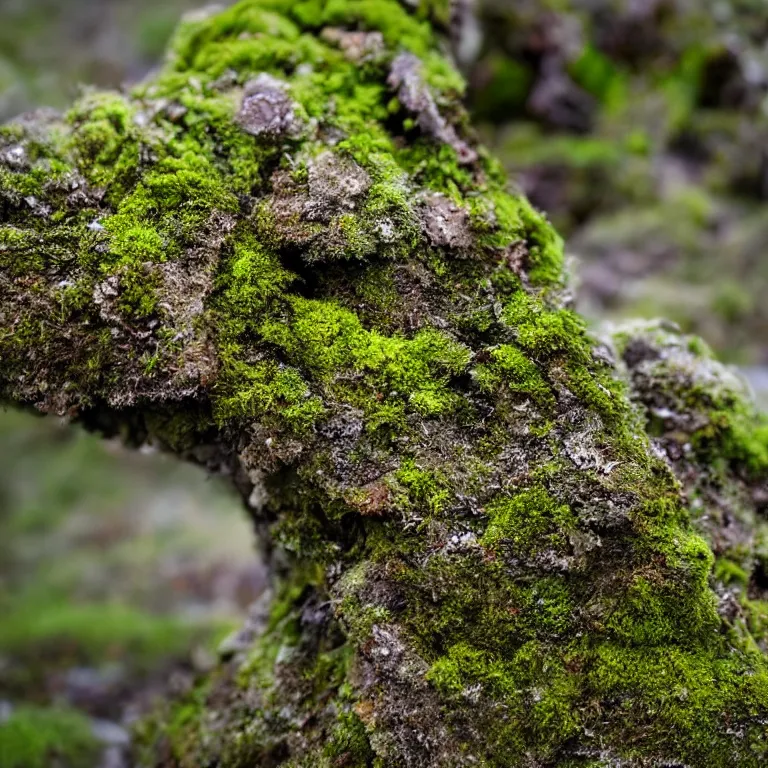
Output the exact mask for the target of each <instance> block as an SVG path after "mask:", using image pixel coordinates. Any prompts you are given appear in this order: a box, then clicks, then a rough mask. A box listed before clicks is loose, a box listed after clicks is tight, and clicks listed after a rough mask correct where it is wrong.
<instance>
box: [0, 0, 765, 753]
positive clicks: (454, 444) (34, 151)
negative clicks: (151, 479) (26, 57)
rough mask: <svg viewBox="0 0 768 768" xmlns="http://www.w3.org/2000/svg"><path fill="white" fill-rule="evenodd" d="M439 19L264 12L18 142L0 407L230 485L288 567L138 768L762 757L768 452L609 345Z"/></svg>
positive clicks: (723, 384)
mask: <svg viewBox="0 0 768 768" xmlns="http://www.w3.org/2000/svg"><path fill="white" fill-rule="evenodd" d="M422 6H423V7H420V8H418V9H416V8H412V7H410V4H399V3H398V2H396V0H326V1H324V2H323V1H321V0H306V1H305V2H291V0H244V2H240V3H239V4H237V5H235V6H234V7H233V8H231V9H229V10H226V11H223V12H221V13H219V14H218V15H210V16H199V17H197V18H191V19H189V20H188V21H186V22H185V23H184V24H183V25H182V27H181V28H180V30H179V32H178V33H177V35H176V38H175V40H174V43H173V45H172V48H171V51H170V53H169V56H168V59H167V61H166V63H165V65H164V67H163V68H162V70H161V71H160V72H158V73H157V74H156V76H154V77H153V78H152V79H150V80H149V81H148V82H146V83H145V84H143V85H141V86H140V87H138V88H136V89H135V90H133V91H132V92H131V93H130V94H127V95H122V94H117V93H99V92H91V93H86V94H85V95H84V96H83V98H82V99H81V100H80V101H79V102H78V103H77V104H76V105H75V106H74V107H73V109H72V110H71V111H70V112H69V113H68V114H67V115H66V116H65V117H58V116H55V115H52V114H48V113H44V112H40V113H36V114H33V115H30V116H26V117H24V118H22V119H21V120H20V121H18V122H17V123H16V124H13V125H10V126H7V127H5V128H3V129H2V134H0V222H1V223H2V226H1V227H0V355H1V356H2V361H3V362H2V369H1V370H0V398H2V399H3V400H5V401H8V402H10V403H14V404H17V405H23V406H34V407H35V408H37V409H38V410H40V411H43V412H46V413H56V414H60V415H66V416H68V417H69V418H71V419H73V420H77V421H80V422H82V423H84V424H85V425H86V426H87V427H89V428H92V429H97V430H101V431H103V432H105V433H109V434H115V433H121V434H122V435H123V436H124V438H125V439H126V440H127V441H128V442H132V443H136V444H141V443H144V442H151V443H153V444H155V445H160V446H162V447H164V448H166V449H167V450H170V451H173V452H175V453H176V454H178V455H179V456H181V457H183V458H186V459H191V460H193V461H196V462H199V463H202V464H204V465H206V466H208V467H209V468H210V469H212V470H215V471H221V472H225V473H228V474H230V475H231V477H232V480H233V482H234V483H235V484H236V486H237V487H238V489H239V490H240V492H241V493H242V496H243V498H244V500H245V502H246V504H247V506H248V509H249V510H250V514H251V516H252V518H253V520H254V524H255V525H256V527H257V529H258V531H259V533H260V536H261V540H262V541H263V543H264V547H265V549H266V550H267V553H268V558H269V563H270V566H271V569H272V574H273V580H274V588H273V596H272V598H271V603H270V604H269V605H266V604H265V605H262V606H260V607H259V608H258V609H255V610H254V615H253V616H252V618H251V621H250V622H249V625H248V626H246V627H245V628H244V629H243V631H242V632H241V633H239V634H238V636H237V637H234V638H231V639H230V641H229V642H228V643H227V644H226V646H225V648H224V649H223V653H224V655H225V656H226V657H227V658H226V660H224V661H223V662H222V664H221V666H220V667H219V668H218V669H217V670H216V671H215V672H214V673H213V674H212V675H211V676H210V677H208V678H207V679H205V680H201V682H200V685H199V687H198V688H196V689H195V690H194V691H190V692H187V694H186V695H185V696H184V697H182V700H181V701H179V702H176V703H174V704H169V705H168V708H167V710H168V711H167V712H166V720H165V722H164V723H163V722H160V721H159V720H158V721H156V722H149V723H146V724H145V726H144V728H143V733H142V743H143V746H144V754H143V755H142V759H143V760H144V761H145V762H146V763H148V764H154V765H167V766H200V765H211V766H213V765H221V766H278V765H280V766H307V767H309V766H346V767H349V768H351V767H352V766H386V767H387V768H389V767H392V768H394V767H395V766H418V767H419V768H427V767H428V766H446V767H447V766H499V767H501V766H504V767H505V768H507V767H509V766H518V765H519V766H563V767H565V766H619V765H621V766H625V765H626V766H662V765H665V766H671V765H681V766H682V765H690V766H757V765H760V764H762V762H763V761H764V760H766V759H768V739H766V727H767V724H768V665H767V664H766V658H765V656H764V653H763V651H764V648H765V641H766V618H765V617H766V616H767V615H768V610H766V603H764V602H763V601H762V599H761V598H762V597H763V596H764V595H763V593H764V591H765V589H766V585H767V584H768V577H766V572H767V571H766V568H765V565H766V559H765V558H766V554H765V541H768V536H766V535H765V531H766V528H765V524H764V522H761V520H760V518H759V515H758V511H759V507H760V505H761V504H763V505H765V503H766V498H768V496H766V495H765V494H763V491H764V488H765V478H766V476H767V475H768V448H767V447H766V442H768V441H766V434H767V433H768V431H767V430H766V429H765V427H764V426H761V425H760V424H759V423H758V422H757V421H756V420H755V419H754V418H753V415H752V414H751V412H750V410H749V406H748V405H747V404H746V403H745V401H744V399H743V397H742V393H741V391H740V387H739V384H738V382H736V381H735V380H731V379H730V378H729V374H728V372H727V371H726V370H725V369H723V368H721V367H719V366H718V364H716V363H714V362H713V361H711V360H710V359H709V358H708V357H707V355H706V352H705V351H704V350H703V349H702V348H701V346H700V345H697V343H696V342H694V341H693V340H687V339H682V338H681V337H679V336H677V335H675V334H674V333H672V332H669V331H667V330H665V329H664V327H663V326H648V327H637V328H630V329H628V330H624V331H622V332H621V333H619V334H617V336H616V339H615V343H614V344H609V343H607V342H600V341H598V340H596V339H594V338H593V337H592V336H590V335H589V334H588V333H587V331H586V329H585V326H584V323H583V321H582V320H581V319H580V318H579V317H578V316H577V315H576V314H575V313H574V312H573V311H571V310H570V309H569V297H570V291H569V286H568V280H567V275H566V273H565V270H564V264H563V251H562V243H561V241H560V239H559V238H558V236H557V235H556V234H555V233H554V231H553V230H552V229H551V227H550V226H549V224H548V223H547V222H546V220H545V219H544V218H543V217H542V216H541V215H540V214H538V213H537V212H536V211H535V210H534V209H533V208H532V207H531V206H530V205H529V204H528V203H527V202H526V201H525V200H524V199H523V198H521V197H519V196H517V195H515V194H513V193H512V192H510V191H509V190H508V187H507V182H506V179H505V178H504V176H503V174H502V173H501V172H500V170H499V167H498V166H497V164H496V163H495V162H494V160H493V159H492V158H491V157H489V156H488V154H487V152H485V151H484V150H483V149H482V148H481V147H479V146H477V144H476V143H475V141H474V139H473V136H472V133H471V130H470V128H469V127H468V124H467V118H466V115H465V113H464V111H463V110H462V107H461V103H460V102H461V97H462V91H463V84H462V80H461V77H460V76H459V75H458V74H457V71H456V70H455V68H454V66H453V65H452V63H451V61H450V58H449V54H448V53H447V50H448V47H449V45H448V38H449V34H450V31H451V24H450V18H448V16H449V14H448V9H447V7H446V6H447V3H444V2H443V3H424V4H422ZM460 15H465V9H463V8H462V14H460ZM453 26H454V31H455V26H456V25H453ZM630 392H634V394H635V401H636V404H633V403H632V402H631V399H630V397H629V393H630ZM643 408H645V412H643V410H642V409H643ZM646 416H647V417H648V418H647V419H646ZM647 427H650V428H651V431H652V434H653V435H654V436H655V438H656V439H654V440H651V439H650V438H649V436H648V431H647ZM675 471H677V474H678V476H679V478H680V480H681V481H682V483H681V482H680V480H678V479H676V477H675ZM761 494H763V495H761ZM691 512H693V514H694V517H695V518H696V519H695V521H694V522H696V523H697V525H696V526H694V524H693V522H692V519H691ZM729 537H730V538H729ZM734 537H735V538H734ZM734 542H736V543H734ZM761 542H762V544H761ZM729 547H730V548H729ZM761 547H762V548H761ZM713 552H715V553H716V554H717V555H718V556H719V557H720V559H719V560H718V569H717V570H716V571H715V572H714V574H713V568H712V566H713V560H714V557H713ZM737 561H738V562H737ZM723 564H725V565H723ZM734 568H738V569H739V574H737V576H738V578H737V577H734V576H733V573H735V571H734V570H733V569H734ZM728 569H730V570H728ZM728 581H730V582H731V588H730V589H726V588H725V586H724V584H726V583H727V582H728ZM739 585H741V586H739Z"/></svg>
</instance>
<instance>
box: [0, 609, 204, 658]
mask: <svg viewBox="0 0 768 768" xmlns="http://www.w3.org/2000/svg"><path fill="white" fill-rule="evenodd" d="M5 616H6V618H5V621H4V622H3V626H2V628H0V648H2V650H3V652H4V653H6V654H9V655H11V656H12V657H13V658H15V659H16V660H17V662H18V661H19V660H22V659H26V660H27V661H29V660H31V658H32V657H35V656H39V654H41V653H45V654H47V655H48V657H49V658H52V657H54V656H59V655H60V656H61V657H62V658H64V659H66V658H73V659H75V660H79V661H80V662H81V663H94V662H96V661H98V660H99V659H104V658H108V657H110V656H112V657H120V656H130V657H131V658H132V659H133V660H134V661H135V663H136V666H137V668H144V669H146V668H148V667H149V666H150V665H151V664H152V663H153V662H154V661H155V660H156V659H157V658H158V657H169V656H173V655H174V654H179V653H182V652H183V651H184V650H185V649H186V648H187V647H188V645H189V633H190V626H189V625H188V624H185V623H184V622H179V621H176V620H173V619H165V618H162V617H157V616H152V615H150V614H147V613H144V612H142V611H139V610H136V609H135V608H131V607H129V606H126V605H120V604H117V603H116V604H113V605H109V604H107V605H104V604H96V603H94V604H90V605H89V604H69V603H65V602H62V601H61V599H60V596H56V595H47V596H44V598H43V599H40V598H38V599H37V600H35V596H34V594H32V595H30V594H26V595H24V604H23V605H14V603H13V602H11V603H10V605H9V604H6V606H5Z"/></svg>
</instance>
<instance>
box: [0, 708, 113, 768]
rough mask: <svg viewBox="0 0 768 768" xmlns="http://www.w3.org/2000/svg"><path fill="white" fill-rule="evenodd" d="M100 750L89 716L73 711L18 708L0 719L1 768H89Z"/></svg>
mask: <svg viewBox="0 0 768 768" xmlns="http://www.w3.org/2000/svg"><path fill="white" fill-rule="evenodd" d="M97 751H98V745H97V743H96V740H95V739H94V737H93V735H92V734H91V727H90V723H89V722H88V718H86V717H84V716H83V715H81V714H80V713H78V712H75V711H73V710H69V709H59V708H44V707H32V706H25V707H17V708H16V709H14V710H13V712H12V713H11V715H10V717H9V718H8V719H7V720H4V721H2V722H0V768H48V766H50V765H52V764H54V763H56V764H57V765H58V764H60V765H64V766H66V768H88V766H92V765H93V761H94V760H95V759H96V755H97Z"/></svg>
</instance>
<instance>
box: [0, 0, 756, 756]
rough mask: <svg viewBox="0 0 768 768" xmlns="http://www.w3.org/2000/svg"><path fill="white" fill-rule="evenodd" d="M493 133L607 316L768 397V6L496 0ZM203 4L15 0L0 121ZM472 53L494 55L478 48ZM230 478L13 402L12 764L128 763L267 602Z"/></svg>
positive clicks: (5, 514) (5, 671) (481, 79)
mask: <svg viewBox="0 0 768 768" xmlns="http://www.w3.org/2000/svg"><path fill="white" fill-rule="evenodd" d="M477 2H478V6H479V7H478V10H479V15H480V20H481V28H482V30H483V36H482V40H481V41H479V43H478V41H477V40H475V41H474V42H475V43H478V44H477V45H472V46H470V47H472V48H474V49H476V50H477V57H476V60H475V62H474V63H473V64H472V65H470V66H468V72H467V76H468V79H469V81H470V83H471V86H472V88H471V97H470V108H471V110H472V111H473V113H474V117H475V123H476V124H477V125H479V126H480V130H481V133H482V136H483V139H484V140H485V141H486V142H487V143H488V144H489V145H491V146H492V147H493V149H494V151H495V152H496V153H497V154H498V155H499V156H500V157H501V158H502V160H503V162H504V163H505V164H506V165H507V167H508V168H509V170H510V172H511V174H512V176H513V177H514V179H515V181H516V183H517V184H518V185H519V186H520V187H521V188H522V189H523V190H525V192H526V193H527V194H528V195H529V196H530V197H531V199H532V200H533V201H534V203H535V204H536V205H537V206H538V207H540V208H541V209H543V210H544V211H546V212H547V213H548V215H549V216H550V218H551V219H552V220H553V222H554V223H555V224H556V226H557V227H558V228H559V230H560V231H561V233H563V234H564V235H565V236H566V238H567V242H568V251H569V253H570V254H571V255H572V256H573V257H574V260H575V261H576V262H577V266H576V267H575V272H576V274H577V275H578V285H579V288H578V303H579V307H580V309H581V311H582V312H584V313H585V314H586V315H587V316H588V317H590V318H591V319H592V320H593V321H594V323H595V324H596V325H597V324H599V323H601V322H604V321H606V320H618V319H621V318H624V317H628V316H640V317H656V316H665V317H668V318H671V319H672V320H674V321H675V322H677V323H678V324H679V325H680V326H681V327H682V328H683V329H684V330H686V331H692V332H695V333H698V334H700V335H702V336H703V337H704V338H705V339H706V340H707V341H708V342H709V344H710V345H711V346H712V347H713V348H714V349H715V350H716V352H717V353H718V355H719V356H720V357H721V358H723V359H724V360H726V361H728V362H730V363H733V364H734V365H737V366H738V367H739V368H740V370H741V371H742V372H743V374H744V375H745V376H746V377H747V378H748V379H749V380H750V381H751V383H752V385H753V388H754V389H755V391H756V394H757V396H758V398H761V400H762V402H763V403H764V404H768V258H766V253H765V251H766V246H767V245H768V206H767V205H766V201H767V200H768V4H766V2H765V0H477ZM198 5H200V3H199V2H195V1H194V0H163V1H162V2H157V0H154V1H153V0H0V121H1V120H5V119H8V118H11V117H12V116H14V115H16V114H18V113H20V112H23V111H25V110H28V109H32V108H35V107H37V106H40V105H47V106H53V107H56V108H60V109H64V108H66V105H67V104H68V103H70V102H71V101H72V99H73V98H75V97H76V96H77V93H78V90H79V87H80V84H81V83H91V84H96V85H99V86H104V87H120V86H121V85H122V84H125V83H130V82H132V81H136V80H138V79H140V78H141V77H143V76H144V75H145V74H146V73H147V72H148V71H149V70H151V68H152V67H153V66H155V65H156V64H157V62H158V61H159V59H160V57H161V55H162V51H163V48H164V46H165V43H166V41H167V38H168V36H169V35H170V34H171V32H172V30H173V27H174V25H175V23H176V20H177V19H178V17H179V16H180V14H181V13H182V12H183V11H185V10H187V9H189V8H191V7H195V6H198ZM470 42H472V41H470ZM252 545H253V542H252V539H251V533H250V530H249V527H248V524H247V522H246V520H245V517H244V515H243V514H242V513H241V511H240V508H239V506H238V503H237V501H236V500H235V499H234V498H233V497H232V496H231V495H230V494H229V493H228V491H227V489H226V486H225V485H224V484H223V483H220V482H218V481H216V480H215V479H211V478H208V477H206V476H205V475H204V474H203V473H202V472H199V471H196V470H195V469H194V468H191V467H184V466H180V465H179V464H177V463H174V462H170V461H167V460H166V459H165V458H164V457H161V456H146V455H139V454H129V453H127V452H125V451H124V450H123V449H121V448H120V447H119V446H117V445H113V444H110V443H103V442H101V441H99V440H97V439H96V438H94V437H91V436H88V435H84V434H82V433H80V432H76V431H73V430H69V429H65V428H63V427H62V426H61V425H59V424H56V423H53V422H50V421H48V420H42V419H36V418H33V417H31V416H28V415H23V414H17V413H3V412H0V768H38V767H39V768H46V767H47V766H52V765H55V766H64V767H68V766H73V767H74V768H78V767H79V766H101V768H121V766H127V765H129V764H130V762H129V760H128V757H127V750H126V744H127V739H128V732H127V727H128V726H129V725H130V723H131V721H132V719H134V718H135V717H136V716H137V715H138V714H140V713H142V712H146V711H147V709H148V708H151V706H152V698H153V696H154V695H155V694H156V693H158V692H159V691H162V690H165V689H166V688H167V686H171V687H182V688H183V687H184V686H190V685H192V684H193V682H192V681H193V680H194V673H195V670H196V669H199V668H205V667H206V666H207V665H209V664H211V663H213V660H214V658H215V655H214V653H213V651H214V649H215V647H216V644H217V642H218V641H219V640H220V639H221V638H222V637H224V636H225V635H226V634H227V633H228V632H229V631H230V630H231V629H232V627H233V626H235V625H236V624H237V622H238V621H239V620H240V619H241V618H242V616H243V614H244V611H245V609H246V607H247V606H248V605H249V604H250V603H251V602H252V601H253V600H254V599H256V598H257V597H258V595H259V594H260V592H261V591H262V589H263V584H264V575H263V572H262V569H261V567H260V565H259V563H258V561H257V560H256V558H255V556H254V554H253V546H252Z"/></svg>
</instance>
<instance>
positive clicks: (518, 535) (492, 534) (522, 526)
mask: <svg viewBox="0 0 768 768" xmlns="http://www.w3.org/2000/svg"><path fill="white" fill-rule="evenodd" d="M487 513H488V517H489V523H488V527H487V528H486V529H485V533H484V534H483V538H482V542H483V544H485V545H486V546H494V545H498V544H503V543H509V544H510V545H512V546H514V548H515V549H516V550H518V551H520V552H525V553H532V552H535V551H536V550H537V549H541V548H548V547H555V548H561V547H563V546H564V545H566V544H567V536H568V532H569V530H572V529H573V527H574V526H575V523H576V517H575V516H574V514H573V512H571V510H570V509H569V508H568V507H567V506H566V505H564V504H558V503H557V501H556V500H555V499H553V498H552V497H551V496H550V495H549V493H548V492H547V491H546V489H545V488H541V487H538V488H530V489H527V490H524V491H521V492H519V493H517V494H515V495H514V496H512V497H511V498H509V497H499V498H497V499H495V500H494V501H492V502H491V503H490V505H489V506H488V509H487Z"/></svg>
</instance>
